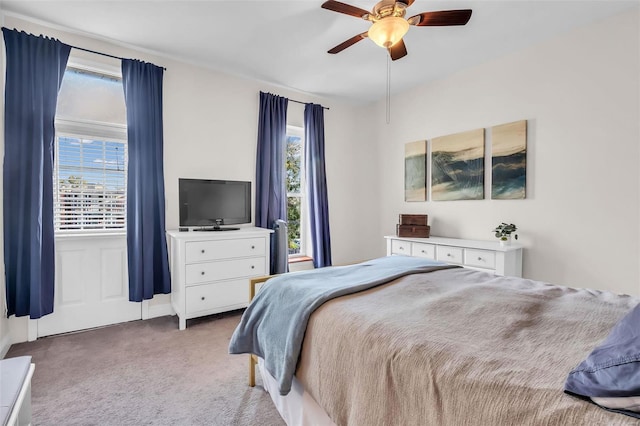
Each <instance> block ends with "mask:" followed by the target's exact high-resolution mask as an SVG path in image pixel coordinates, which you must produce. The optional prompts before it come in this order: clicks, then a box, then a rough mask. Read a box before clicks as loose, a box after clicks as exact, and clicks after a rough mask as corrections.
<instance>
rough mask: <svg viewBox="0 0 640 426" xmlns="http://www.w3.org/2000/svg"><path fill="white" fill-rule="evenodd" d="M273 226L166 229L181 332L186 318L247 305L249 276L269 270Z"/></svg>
mask: <svg viewBox="0 0 640 426" xmlns="http://www.w3.org/2000/svg"><path fill="white" fill-rule="evenodd" d="M272 232H273V231H272V230H269V229H263V228H253V227H250V228H240V229H239V230H234V231H225V232H215V231H214V232H207V231H205V232H195V231H188V232H179V231H167V235H168V237H169V238H168V241H169V264H170V268H171V305H172V306H173V309H174V310H175V311H176V314H177V315H178V318H179V327H180V330H184V329H185V328H186V327H187V320H188V319H191V318H197V317H201V316H205V315H211V314H216V313H219V312H226V311H231V310H234V309H240V308H244V307H246V306H247V304H248V300H249V285H248V283H249V278H252V277H256V276H262V275H268V274H269V236H270V234H271V233H272Z"/></svg>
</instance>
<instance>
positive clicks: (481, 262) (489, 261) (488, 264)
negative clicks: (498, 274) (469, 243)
mask: <svg viewBox="0 0 640 426" xmlns="http://www.w3.org/2000/svg"><path fill="white" fill-rule="evenodd" d="M464 264H465V265H468V266H474V267H477V268H486V269H495V267H496V253H495V252H494V251H489V250H476V249H465V250H464Z"/></svg>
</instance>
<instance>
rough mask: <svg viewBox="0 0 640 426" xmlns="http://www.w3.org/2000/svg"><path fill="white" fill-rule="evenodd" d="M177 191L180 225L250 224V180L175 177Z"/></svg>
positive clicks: (215, 226) (217, 226) (217, 225)
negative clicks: (176, 179) (176, 178)
mask: <svg viewBox="0 0 640 426" xmlns="http://www.w3.org/2000/svg"><path fill="white" fill-rule="evenodd" d="M178 192H179V193H178V200H179V203H180V226H203V227H214V228H215V229H217V228H219V227H220V225H234V224H240V223H251V182H244V181H232V180H207V179H178ZM223 229H225V228H223ZM226 229H228V228H226Z"/></svg>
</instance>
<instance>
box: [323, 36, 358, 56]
mask: <svg viewBox="0 0 640 426" xmlns="http://www.w3.org/2000/svg"><path fill="white" fill-rule="evenodd" d="M365 38H367V33H366V32H364V33H361V34H358V35H355V36H353V37H351V38H350V39H349V40H345V41H343V42H342V43H340V44H339V45H337V46H336V47H334V48H333V49H331V50H329V51H328V52H327V53H339V52H342V51H343V50H344V49H346V48H347V47H349V46H353V45H354V44H356V43H357V42H359V41H360V40H362V39H365Z"/></svg>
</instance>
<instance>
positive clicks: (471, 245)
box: [385, 236, 522, 277]
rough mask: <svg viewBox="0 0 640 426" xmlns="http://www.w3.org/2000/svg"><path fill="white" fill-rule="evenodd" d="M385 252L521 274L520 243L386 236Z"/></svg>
mask: <svg viewBox="0 0 640 426" xmlns="http://www.w3.org/2000/svg"><path fill="white" fill-rule="evenodd" d="M385 238H386V239H387V255H388V256H390V255H392V254H399V255H404V256H415V257H426V258H429V259H434V260H439V261H442V262H446V263H451V264H455V265H461V266H464V267H465V268H471V269H478V270H480V271H487V272H492V273H494V274H496V275H508V276H514V277H521V276H522V246H521V245H519V244H514V243H511V244H508V245H504V246H503V245H500V242H498V241H477V240H463V239H459V238H443V237H430V238H403V237H396V236H386V237H385Z"/></svg>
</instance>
